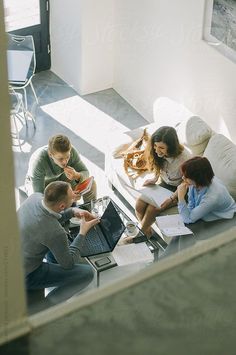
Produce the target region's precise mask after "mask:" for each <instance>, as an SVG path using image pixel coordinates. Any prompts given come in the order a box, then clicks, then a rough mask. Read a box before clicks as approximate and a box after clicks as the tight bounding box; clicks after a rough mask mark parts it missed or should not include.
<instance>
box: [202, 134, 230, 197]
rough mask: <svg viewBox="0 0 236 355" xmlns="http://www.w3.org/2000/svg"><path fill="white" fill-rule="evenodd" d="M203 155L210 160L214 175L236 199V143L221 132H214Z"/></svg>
mask: <svg viewBox="0 0 236 355" xmlns="http://www.w3.org/2000/svg"><path fill="white" fill-rule="evenodd" d="M204 156H205V157H206V158H207V159H208V160H209V161H210V163H211V165H212V168H213V171H214V173H215V175H216V176H217V177H218V178H219V179H220V180H221V181H222V182H223V183H224V185H225V186H226V187H227V189H228V191H229V192H230V194H231V195H232V196H233V198H234V199H236V145H235V144H233V143H232V142H231V141H230V140H229V139H228V138H226V137H225V136H223V135H222V134H214V135H213V136H212V137H211V139H210V140H209V143H208V145H207V148H206V150H205V152H204Z"/></svg>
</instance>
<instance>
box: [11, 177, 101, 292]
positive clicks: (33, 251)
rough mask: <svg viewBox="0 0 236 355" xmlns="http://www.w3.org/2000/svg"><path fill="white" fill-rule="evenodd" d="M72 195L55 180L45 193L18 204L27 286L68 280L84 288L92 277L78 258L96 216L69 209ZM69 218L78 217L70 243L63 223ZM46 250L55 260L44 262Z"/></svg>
mask: <svg viewBox="0 0 236 355" xmlns="http://www.w3.org/2000/svg"><path fill="white" fill-rule="evenodd" d="M74 198H75V194H74V192H73V190H72V188H71V186H70V184H69V183H67V182H62V181H57V182H52V183H50V184H49V185H48V186H47V187H46V189H45V193H44V196H43V194H41V193H34V194H32V195H31V196H30V197H28V199H27V200H25V202H24V203H23V204H22V205H21V206H20V208H19V210H18V212H17V214H18V220H19V227H20V234H21V239H22V250H23V259H24V268H25V277H26V288H27V289H40V288H45V287H52V286H66V285H68V284H71V283H76V284H80V286H81V288H83V287H85V286H87V285H88V283H89V282H90V281H91V280H92V279H93V271H92V268H91V267H90V266H89V265H86V264H79V263H78V260H79V256H80V249H81V247H82V245H83V242H84V238H86V233H87V232H88V231H89V230H90V228H92V226H94V225H96V224H97V223H99V219H98V218H95V217H94V216H93V215H92V214H91V213H89V212H88V211H84V210H80V209H78V208H76V207H73V208H71V207H70V206H71V204H72V203H73V201H74ZM72 217H78V218H81V224H80V234H79V235H78V236H77V237H76V238H75V239H74V241H73V242H72V243H71V244H70V245H69V243H68V238H67V233H66V230H65V229H64V228H63V226H62V224H63V222H65V221H68V220H69V219H70V218H72ZM49 251H50V252H51V253H52V254H53V256H54V258H55V259H56V262H57V263H49V262H45V261H44V258H45V256H46V254H47V253H48V252H49Z"/></svg>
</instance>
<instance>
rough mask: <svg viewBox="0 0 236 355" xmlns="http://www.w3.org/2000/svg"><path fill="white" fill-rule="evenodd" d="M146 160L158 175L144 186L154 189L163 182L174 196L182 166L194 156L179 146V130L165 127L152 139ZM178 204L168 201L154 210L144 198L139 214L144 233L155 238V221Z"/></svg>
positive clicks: (138, 206) (137, 213) (180, 178)
mask: <svg viewBox="0 0 236 355" xmlns="http://www.w3.org/2000/svg"><path fill="white" fill-rule="evenodd" d="M146 156H147V159H148V162H149V169H150V171H152V172H153V173H154V177H153V178H152V179H148V180H146V181H145V182H144V184H143V186H151V185H154V184H156V183H157V181H158V180H160V185H161V186H162V187H165V188H167V189H168V190H171V191H173V192H175V191H176V188H177V186H178V185H179V184H180V183H181V182H182V173H181V170H180V166H181V164H182V163H183V162H184V161H185V160H187V159H189V158H190V156H191V155H190V153H189V152H188V151H187V150H186V149H185V148H184V146H183V145H181V144H180V143H179V139H178V136H177V133H176V130H175V129H174V128H173V127H169V126H163V127H160V128H159V129H157V130H156V131H155V132H154V133H153V134H152V136H151V138H150V140H149V143H148V146H147V149H146ZM174 204H176V201H175V200H174V198H172V197H170V198H168V199H167V200H165V201H164V202H163V203H162V205H161V206H154V205H152V204H150V203H147V202H145V201H144V200H143V199H142V196H141V197H139V198H138V199H137V201H136V206H135V212H136V216H137V218H138V220H139V221H140V224H141V229H142V231H143V232H144V233H145V234H146V235H147V236H151V233H152V232H151V225H152V223H154V221H155V217H156V216H157V215H158V214H159V213H160V212H162V211H164V210H165V209H167V208H168V207H171V206H173V205H174Z"/></svg>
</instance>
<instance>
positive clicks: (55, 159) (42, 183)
mask: <svg viewBox="0 0 236 355" xmlns="http://www.w3.org/2000/svg"><path fill="white" fill-rule="evenodd" d="M88 177H89V171H88V169H87V168H86V166H85V164H84V163H83V162H82V160H81V159H80V156H79V154H78V152H77V151H76V149H75V148H74V147H73V146H72V145H71V142H70V141H69V138H68V137H66V136H64V135H62V134H57V135H55V136H53V137H51V138H50V139H49V142H48V145H46V146H43V147H40V148H38V149H37V150H36V151H35V152H34V153H33V154H32V156H31V157H30V161H29V167H28V172H27V174H26V179H25V191H26V193H27V195H28V196H30V195H31V194H32V193H34V192H41V193H43V192H44V189H45V187H46V186H47V185H48V184H49V183H50V182H52V181H67V182H69V183H70V184H71V186H72V188H73V189H74V188H75V186H76V185H77V184H78V183H80V182H82V181H83V180H85V179H86V178H88ZM96 197H97V188H96V183H95V181H93V184H92V188H91V190H90V191H89V192H87V193H85V194H84V195H83V201H84V203H88V202H90V201H91V200H96Z"/></svg>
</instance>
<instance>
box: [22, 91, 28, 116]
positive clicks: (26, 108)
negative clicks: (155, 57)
mask: <svg viewBox="0 0 236 355" xmlns="http://www.w3.org/2000/svg"><path fill="white" fill-rule="evenodd" d="M23 90H24V98H25V111H26V112H27V111H28V102H27V94H26V90H25V88H23Z"/></svg>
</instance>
